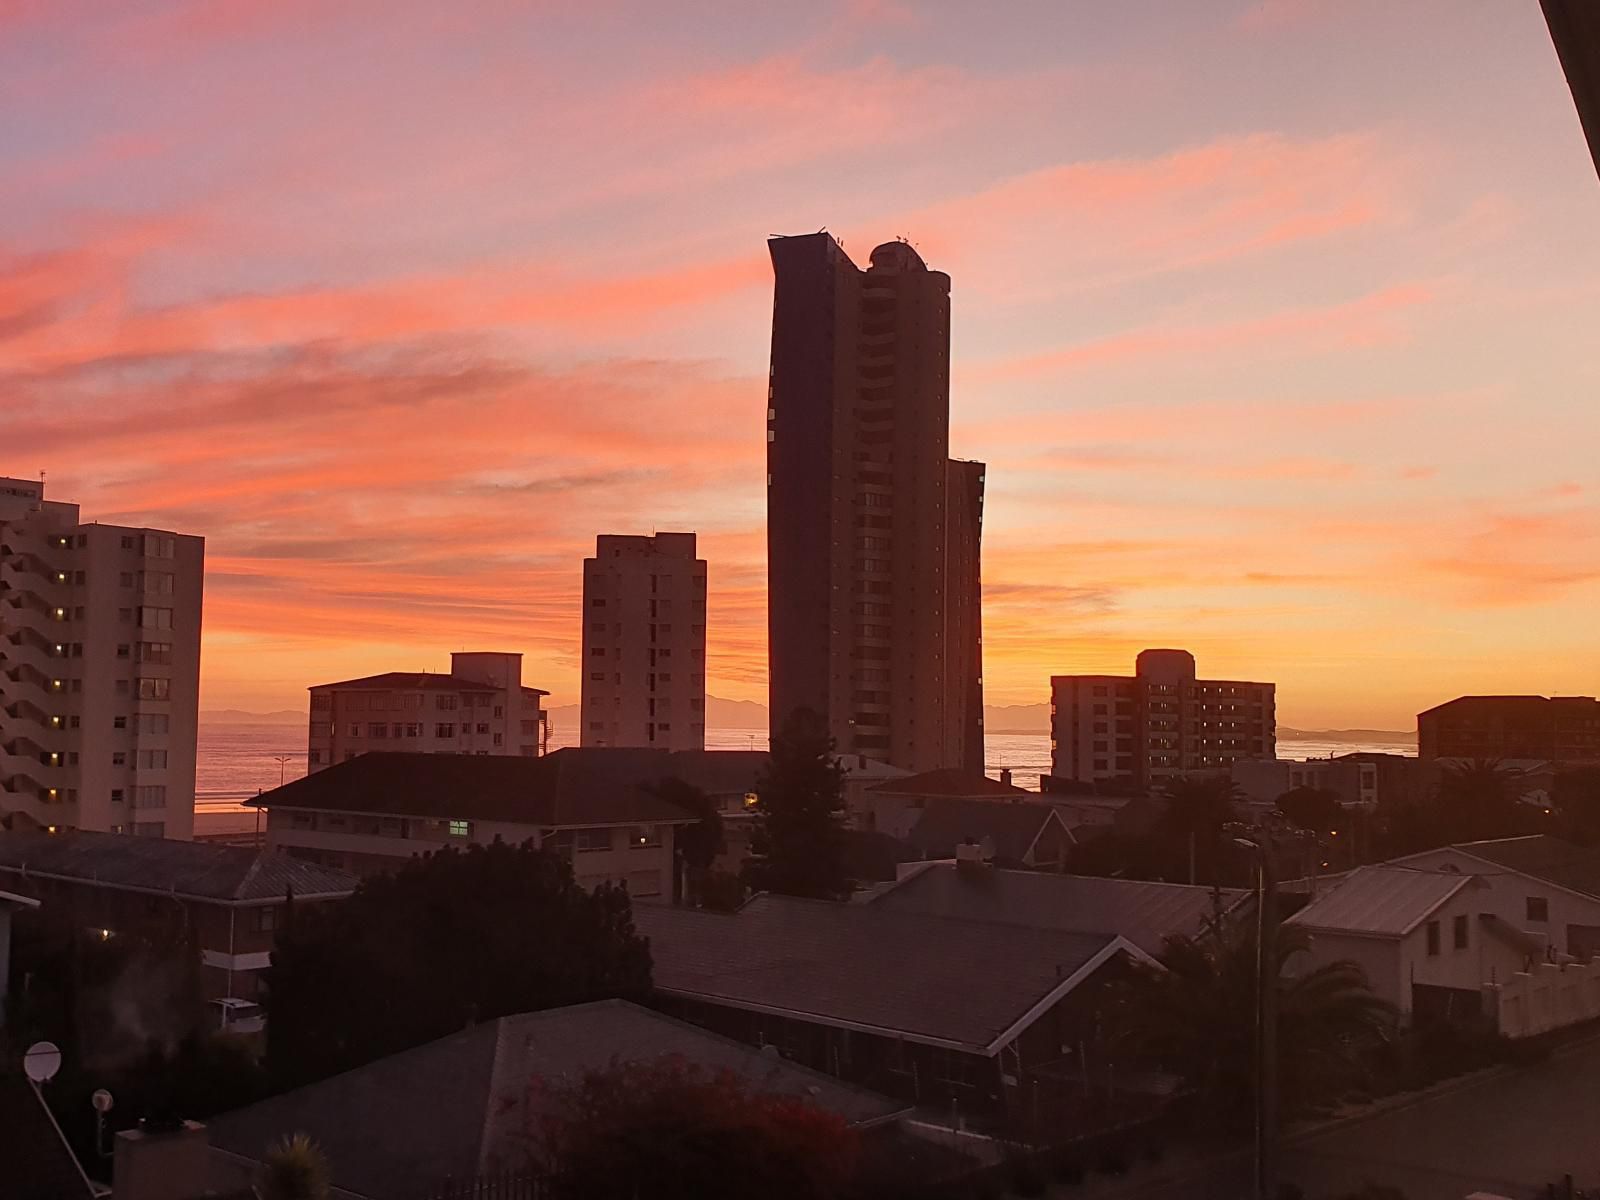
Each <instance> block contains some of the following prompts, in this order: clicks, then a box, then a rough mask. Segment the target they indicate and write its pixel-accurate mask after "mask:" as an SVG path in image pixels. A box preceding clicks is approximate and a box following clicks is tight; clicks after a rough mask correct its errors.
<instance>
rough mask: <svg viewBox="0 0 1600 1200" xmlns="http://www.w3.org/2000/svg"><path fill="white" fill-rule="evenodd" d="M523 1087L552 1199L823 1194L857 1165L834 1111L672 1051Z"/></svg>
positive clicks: (705, 1199)
mask: <svg viewBox="0 0 1600 1200" xmlns="http://www.w3.org/2000/svg"><path fill="white" fill-rule="evenodd" d="M530 1092H531V1093H532V1100H533V1101H534V1102H532V1103H530V1104H529V1105H528V1109H529V1111H531V1112H538V1113H541V1114H542V1116H541V1117H540V1118H539V1119H538V1126H537V1128H536V1129H533V1130H530V1134H531V1135H532V1137H533V1138H534V1140H535V1141H536V1142H538V1143H539V1144H540V1145H541V1146H542V1148H543V1157H544V1158H545V1160H546V1164H547V1165H548V1167H549V1168H550V1170H551V1171H552V1174H553V1193H554V1195H555V1196H556V1197H558V1198H560V1200H566V1198H568V1197H571V1198H572V1200H636V1198H637V1197H640V1196H648V1197H650V1200H746V1198H747V1197H751V1196H760V1197H763V1198H764V1200H827V1198H829V1197H833V1196H838V1195H840V1194H841V1193H842V1192H843V1190H844V1188H845V1187H846V1185H847V1184H848V1182H849V1180H850V1178H851V1176H852V1174H853V1172H854V1170H855V1165H856V1161H857V1153H858V1149H859V1147H858V1143H857V1138H856V1135H855V1134H854V1132H853V1131H851V1130H850V1129H849V1128H848V1127H847V1126H846V1125H845V1122H844V1120H843V1119H842V1118H840V1117H838V1116H836V1115H834V1114H833V1113H830V1112H827V1111H825V1110H823V1109H820V1108H818V1107H816V1106H815V1105H813V1104H811V1103H810V1102H809V1101H807V1100H804V1099H801V1098H799V1097H796V1096H786V1095H775V1094H772V1093H769V1092H764V1091H760V1090H757V1089H755V1088H753V1087H752V1086H751V1085H750V1084H749V1083H748V1082H747V1081H746V1080H744V1079H742V1078H740V1077H739V1076H737V1075H735V1074H733V1073H732V1072H729V1071H709V1070H707V1069H705V1068H703V1067H700V1066H698V1065H695V1064H690V1063H686V1062H684V1061H683V1060H681V1059H678V1058H673V1057H666V1058H662V1059H660V1060H657V1061H656V1062H653V1063H629V1064H624V1065H613V1066H612V1067H611V1068H609V1069H607V1070H604V1071H594V1072H590V1073H588V1074H586V1075H584V1076H583V1078H582V1079H580V1080H578V1081H576V1082H575V1083H570V1084H566V1085H559V1084H558V1085H556V1086H555V1087H553V1088H552V1087H548V1086H547V1085H546V1084H545V1082H544V1081H542V1080H535V1081H533V1083H532V1085H531V1087H530Z"/></svg>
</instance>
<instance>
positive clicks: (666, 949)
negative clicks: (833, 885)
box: [633, 895, 1131, 1054]
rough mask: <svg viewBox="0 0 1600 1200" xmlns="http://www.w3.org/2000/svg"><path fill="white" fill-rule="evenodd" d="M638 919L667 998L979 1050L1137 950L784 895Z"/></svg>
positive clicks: (1098, 936) (638, 913) (664, 910)
mask: <svg viewBox="0 0 1600 1200" xmlns="http://www.w3.org/2000/svg"><path fill="white" fill-rule="evenodd" d="M633 917H634V925H635V926H636V927H637V929H638V930H639V932H640V933H642V934H644V935H645V936H646V937H648V938H649V939H650V954H651V957H652V959H653V961H654V963H655V968H654V982H655V986H656V987H657V988H658V989H661V990H663V991H666V992H669V993H673V994H678V995H684V996H689V997H692V998H695V999H700V1000H704V1001H708V1002H711V1003H719V1004H725V1005H728V1006H730V1007H734V1008H747V1009H754V1010H757V1011H762V1010H771V1011H775V1012H779V1013H783V1014H787V1015H792V1016H796V1017H800V1018H802V1019H806V1020H812V1021H815V1022H817V1023H819V1024H833V1025H840V1026H845V1027H851V1026H854V1027H865V1028H869V1029H872V1030H881V1031H884V1032H886V1033H890V1034H894V1035H898V1036H903V1037H906V1038H907V1039H909V1040H912V1041H922V1042H928V1043H932V1044H935V1045H948V1046H952V1047H957V1048H961V1049H965V1050H969V1051H974V1052H978V1053H985V1054H987V1053H993V1052H994V1049H995V1048H996V1045H997V1039H999V1038H1001V1036H1002V1035H1004V1034H1005V1033H1007V1032H1008V1031H1010V1030H1011V1029H1012V1028H1013V1027H1014V1026H1015V1025H1016V1024H1017V1023H1018V1022H1019V1021H1020V1020H1021V1019H1022V1018H1023V1017H1024V1016H1025V1015H1026V1014H1027V1013H1028V1012H1029V1011H1030V1010H1031V1009H1032V1008H1033V1007H1034V1006H1035V1005H1037V1004H1039V1003H1040V1002H1041V1001H1043V1000H1044V999H1045V998H1046V997H1047V996H1049V995H1050V993H1051V992H1052V991H1054V990H1055V989H1057V988H1058V987H1060V986H1061V985H1062V983H1063V982H1064V981H1066V980H1068V979H1069V978H1070V977H1071V976H1072V975H1073V974H1074V973H1075V972H1077V971H1078V970H1080V969H1081V968H1084V967H1085V966H1087V965H1088V964H1090V963H1091V962H1092V961H1093V960H1094V959H1095V958H1096V957H1097V956H1099V955H1101V954H1102V952H1106V951H1108V949H1109V948H1112V947H1113V946H1117V947H1127V948H1130V949H1131V946H1129V944H1128V943H1125V942H1121V941H1120V939H1117V938H1115V937H1113V936H1112V935H1111V934H1107V933H1075V932H1065V931H1061V930H1053V929H1031V928H1028V927H1026V926H1021V925H1003V924H997V923H990V922H981V921H958V920H951V919H948V918H945V917H934V916H928V915H926V914H923V913H910V912H897V911H893V910H890V909H880V908H878V907H877V906H876V905H866V904H845V903H836V902H833V901H827V900H797V899H794V898H792V897H788V896H771V895H760V896H757V897H756V898H755V899H753V900H751V901H750V902H749V903H748V904H746V905H745V906H744V907H743V908H742V909H740V910H739V912H738V913H736V914H732V915H723V914H717V913H707V912H701V911H696V910H692V909H684V908H668V907H665V906H661V905H650V904H640V905H636V906H635V907H634V914H633Z"/></svg>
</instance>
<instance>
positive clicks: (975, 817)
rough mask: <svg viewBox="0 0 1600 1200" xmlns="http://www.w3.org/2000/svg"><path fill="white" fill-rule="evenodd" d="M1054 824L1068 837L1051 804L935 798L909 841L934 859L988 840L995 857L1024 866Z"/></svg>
mask: <svg viewBox="0 0 1600 1200" xmlns="http://www.w3.org/2000/svg"><path fill="white" fill-rule="evenodd" d="M1051 824H1054V825H1057V826H1060V828H1061V831H1062V832H1063V833H1067V827H1066V825H1064V824H1063V823H1062V821H1061V818H1060V816H1059V815H1058V814H1057V813H1056V810H1055V809H1054V808H1052V807H1051V806H1050V805H1048V804H1028V803H1021V804H1015V803H1011V802H1009V801H1006V800H969V799H965V798H953V797H947V796H933V797H929V798H928V800H927V806H926V807H925V808H924V809H923V810H922V816H921V817H919V818H918V820H917V823H916V824H915V825H914V826H912V828H911V832H910V833H908V834H907V835H906V841H907V842H909V843H910V844H911V845H912V846H913V847H915V848H916V849H917V850H919V851H921V852H922V853H923V854H925V855H927V856H928V857H930V858H948V857H950V856H951V855H952V854H954V853H955V848H956V847H957V846H959V845H961V844H962V843H963V842H966V841H968V840H971V841H973V842H982V841H985V840H987V841H988V842H989V843H990V844H991V845H992V847H993V848H994V853H995V857H997V858H1003V859H1010V860H1011V861H1013V862H1021V861H1022V859H1023V858H1024V857H1025V856H1026V855H1027V853H1028V851H1029V850H1031V849H1032V848H1033V844H1034V842H1036V841H1037V840H1038V839H1039V835H1040V834H1042V833H1043V832H1044V831H1045V829H1046V827H1047V826H1049V825H1051ZM1070 836H1071V835H1070V833H1068V837H1070Z"/></svg>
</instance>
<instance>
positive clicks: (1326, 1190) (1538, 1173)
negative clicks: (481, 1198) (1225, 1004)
mask: <svg viewBox="0 0 1600 1200" xmlns="http://www.w3.org/2000/svg"><path fill="white" fill-rule="evenodd" d="M1568 1172H1570V1173H1571V1174H1572V1175H1573V1176H1574V1178H1575V1180H1576V1182H1577V1186H1579V1187H1589V1188H1597V1187H1600V1041H1595V1042H1591V1043H1588V1044H1587V1045H1584V1046H1581V1047H1579V1048H1576V1049H1573V1050H1571V1051H1569V1052H1567V1053H1566V1054H1564V1055H1561V1056H1559V1057H1553V1058H1551V1059H1550V1060H1549V1061H1547V1062H1544V1063H1540V1064H1538V1065H1536V1066H1532V1067H1526V1068H1522V1069H1519V1070H1516V1071H1511V1072H1508V1073H1506V1074H1503V1075H1496V1076H1494V1077H1492V1078H1489V1079H1484V1080H1479V1081H1476V1082H1473V1083H1470V1084H1467V1085H1464V1086H1462V1087H1460V1088H1457V1089H1455V1090H1452V1091H1446V1092H1444V1093H1443V1094H1440V1095H1436V1096H1433V1097H1430V1098H1429V1099H1426V1100H1423V1101H1420V1102H1418V1103H1416V1104H1414V1105H1411V1106H1410V1107H1407V1108H1401V1109H1397V1110H1395V1111H1392V1112H1387V1113H1379V1114H1377V1115H1375V1116H1371V1117H1365V1118H1361V1119H1358V1120H1356V1121H1352V1122H1349V1123H1346V1124H1342V1125H1339V1126H1337V1127H1335V1128H1332V1129H1329V1130H1327V1131H1325V1132H1322V1133H1319V1134H1315V1135H1311V1136H1309V1137H1305V1138H1301V1139H1297V1140H1296V1141H1294V1142H1292V1143H1291V1144H1289V1145H1287V1146H1285V1147H1284V1166H1283V1178H1285V1179H1286V1180H1292V1181H1294V1182H1295V1183H1298V1184H1299V1185H1300V1186H1301V1187H1302V1188H1304V1189H1305V1194H1306V1196H1307V1197H1308V1198H1309V1200H1322V1198H1323V1197H1326V1196H1339V1195H1342V1194H1343V1193H1345V1192H1348V1191H1352V1190H1355V1189H1357V1188H1359V1187H1361V1186H1362V1185H1363V1184H1365V1183H1367V1182H1369V1181H1370V1182H1374V1183H1384V1184H1389V1185H1390V1186H1392V1187H1397V1188H1399V1189H1400V1190H1401V1191H1402V1192H1404V1193H1405V1196H1406V1200H1462V1197H1464V1196H1467V1195H1468V1194H1470V1193H1472V1192H1474V1191H1480V1190H1481V1191H1489V1192H1498V1193H1500V1194H1502V1195H1506V1196H1511V1197H1514V1198H1516V1200H1522V1198H1524V1197H1532V1196H1535V1195H1538V1194H1540V1189H1542V1188H1543V1186H1544V1185H1545V1184H1546V1183H1549V1182H1552V1181H1556V1180H1559V1179H1560V1178H1561V1177H1562V1175H1563V1174H1565V1173H1568Z"/></svg>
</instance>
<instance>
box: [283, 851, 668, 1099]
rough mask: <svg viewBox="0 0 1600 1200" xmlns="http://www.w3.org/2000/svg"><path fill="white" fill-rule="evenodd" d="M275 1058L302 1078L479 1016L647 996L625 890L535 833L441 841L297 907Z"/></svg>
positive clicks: (292, 1076) (287, 1074)
mask: <svg viewBox="0 0 1600 1200" xmlns="http://www.w3.org/2000/svg"><path fill="white" fill-rule="evenodd" d="M267 982H268V994H267V1011H268V1013H269V1017H270V1019H269V1021H268V1024H267V1030H268V1038H267V1062H268V1065H269V1067H270V1069H271V1071H272V1074H273V1077H274V1079H275V1080H276V1081H278V1082H279V1083H280V1084H282V1085H284V1086H293V1085H295V1084H299V1083H304V1082H306V1081H308V1080H312V1079H320V1078H323V1077H325V1076H328V1075H331V1074H333V1073H335V1072H338V1071H343V1070H348V1069H349V1068H351V1067H355V1066H359V1065H360V1064H362V1063H365V1062H370V1061H371V1060H372V1059H375V1058H379V1057H381V1056H383V1055H385V1054H392V1053H394V1052H396V1051H398V1050H404V1049H406V1048H408V1047H410V1046H415V1045H419V1044H421V1043H423V1042H427V1041H431V1040H432V1039H434V1038H438V1037H442V1036H444V1035H445V1034H448V1033H452V1032H454V1031H455V1030H458V1029H460V1028H462V1027H463V1026H464V1025H467V1024H469V1023H471V1022H473V1021H485V1020H491V1019H493V1018H496V1017H502V1016H507V1015H509V1014H512V1013H519V1012H529V1011H533V1010H537V1009H542V1008H554V1007H558V1006H560V1005H564V1004H577V1003H581V1002H583V1001H586V1000H598V999H603V998H606V997H610V996H623V997H628V998H634V999H639V998H643V997H644V995H645V994H646V993H647V991H648V989H649V986H650V955H649V951H648V949H647V947H646V944H645V942H644V941H643V939H641V938H640V937H639V936H638V935H637V934H635V932H634V928H633V914H632V909H631V906H630V903H629V900H628V894H627V892H626V891H625V890H623V889H622V888H619V887H614V886H612V885H609V884H607V885H602V886H601V887H599V888H597V889H596V890H595V891H594V892H593V893H591V892H589V891H587V890H585V889H584V888H581V887H579V886H578V885H577V883H576V882H575V881H574V880H573V877H572V868H571V866H570V865H569V864H568V863H567V862H566V861H565V860H564V859H562V858H561V857H559V856H558V855H555V854H552V853H548V852H545V851H541V850H536V849H534V848H533V847H532V845H531V844H528V845H523V846H521V847H511V846H507V845H503V844H499V843H496V844H495V845H492V846H472V847H469V848H468V849H466V850H464V851H458V850H453V849H446V850H441V851H439V852H437V853H435V854H432V855H429V856H428V857H426V858H421V859H414V860H412V861H411V862H409V863H408V864H407V865H406V866H404V867H402V868H401V869H400V870H399V871H398V872H396V873H395V874H393V875H378V876H374V877H372V878H369V879H367V880H364V881H363V882H362V884H361V886H360V887H359V888H358V889H357V890H356V892H355V894H354V895H353V896H351V897H350V898H349V899H348V900H346V901H344V902H342V903H340V904H320V905H313V906H310V907H308V908H306V909H303V910H301V911H297V912H296V913H295V915H294V919H293V920H292V921H290V922H289V924H288V926H287V928H285V929H284V930H282V931H281V932H280V933H279V935H278V945H277V950H276V951H275V952H274V954H273V960H272V966H271V968H270V969H269V970H268V972H267Z"/></svg>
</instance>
